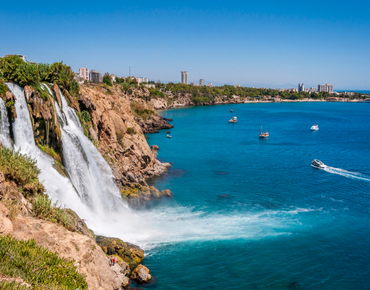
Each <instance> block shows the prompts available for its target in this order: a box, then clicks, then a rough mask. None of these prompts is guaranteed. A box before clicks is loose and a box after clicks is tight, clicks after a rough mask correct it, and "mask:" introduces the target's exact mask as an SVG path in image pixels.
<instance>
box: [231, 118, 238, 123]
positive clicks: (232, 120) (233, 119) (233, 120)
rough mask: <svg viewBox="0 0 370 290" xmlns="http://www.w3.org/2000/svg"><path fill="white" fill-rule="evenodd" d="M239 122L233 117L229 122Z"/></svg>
mask: <svg viewBox="0 0 370 290" xmlns="http://www.w3.org/2000/svg"><path fill="white" fill-rule="evenodd" d="M237 121H238V120H237V118H236V117H232V118H231V119H230V120H229V123H236V122H237Z"/></svg>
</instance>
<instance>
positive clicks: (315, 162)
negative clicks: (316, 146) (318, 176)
mask: <svg viewBox="0 0 370 290" xmlns="http://www.w3.org/2000/svg"><path fill="white" fill-rule="evenodd" d="M311 166H312V167H315V168H324V167H325V166H326V165H325V164H324V163H322V162H321V161H320V160H318V159H314V160H313V161H312V163H311Z"/></svg>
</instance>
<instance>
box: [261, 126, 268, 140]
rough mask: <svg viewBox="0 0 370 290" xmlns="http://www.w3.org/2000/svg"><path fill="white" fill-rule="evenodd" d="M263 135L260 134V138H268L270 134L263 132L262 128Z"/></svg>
mask: <svg viewBox="0 0 370 290" xmlns="http://www.w3.org/2000/svg"><path fill="white" fill-rule="evenodd" d="M260 131H261V133H260V138H267V137H268V136H269V132H267V131H265V132H263V131H262V126H261V130H260Z"/></svg>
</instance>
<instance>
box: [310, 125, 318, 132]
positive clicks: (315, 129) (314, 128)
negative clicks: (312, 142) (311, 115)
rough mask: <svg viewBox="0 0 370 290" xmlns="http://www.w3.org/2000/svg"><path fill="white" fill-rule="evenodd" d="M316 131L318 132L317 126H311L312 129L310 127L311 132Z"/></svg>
mask: <svg viewBox="0 0 370 290" xmlns="http://www.w3.org/2000/svg"><path fill="white" fill-rule="evenodd" d="M317 130H319V125H316V124H315V125H313V126H312V127H311V131H317Z"/></svg>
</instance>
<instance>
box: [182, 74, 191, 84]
mask: <svg viewBox="0 0 370 290" xmlns="http://www.w3.org/2000/svg"><path fill="white" fill-rule="evenodd" d="M188 76H189V74H188V72H187V71H181V83H182V84H186V85H187V84H188Z"/></svg>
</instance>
